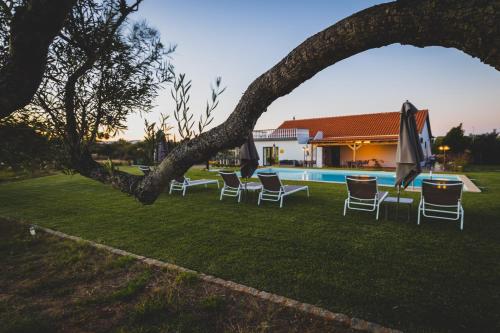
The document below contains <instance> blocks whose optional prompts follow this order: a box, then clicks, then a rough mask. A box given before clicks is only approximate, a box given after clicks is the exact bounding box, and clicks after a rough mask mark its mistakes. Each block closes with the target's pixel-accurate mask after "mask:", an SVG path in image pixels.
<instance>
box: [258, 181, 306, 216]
mask: <svg viewBox="0 0 500 333" xmlns="http://www.w3.org/2000/svg"><path fill="white" fill-rule="evenodd" d="M257 176H258V177H259V179H260V182H261V183H262V191H260V193H259V201H258V202H257V204H258V205H260V202H261V201H262V200H264V201H279V202H280V208H281V207H283V199H284V198H285V197H286V196H287V195H290V194H293V193H295V192H299V191H306V192H307V196H308V197H309V186H305V185H283V184H282V183H281V180H280V178H279V177H278V175H277V174H275V173H259V174H257Z"/></svg>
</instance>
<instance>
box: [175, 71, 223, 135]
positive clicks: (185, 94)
mask: <svg viewBox="0 0 500 333" xmlns="http://www.w3.org/2000/svg"><path fill="white" fill-rule="evenodd" d="M171 73H172V75H174V77H175V79H174V86H173V88H172V89H171V91H170V94H171V95H172V99H173V100H174V102H175V108H174V112H173V113H174V118H175V121H176V122H177V131H178V132H179V135H180V137H181V139H182V140H190V139H192V138H194V137H196V136H198V135H200V134H201V133H203V131H204V130H205V129H206V128H207V126H209V125H210V124H211V123H212V121H213V120H214V118H213V114H212V113H213V111H214V110H215V109H216V108H217V106H218V105H219V96H220V95H221V94H222V93H223V92H224V91H225V90H226V88H221V83H222V78H221V77H217V78H216V79H215V85H213V86H211V90H212V96H211V99H210V100H208V101H207V104H206V107H205V113H204V114H200V118H199V119H198V124H197V125H198V126H197V127H196V129H195V128H194V125H195V120H194V114H193V113H192V111H191V109H190V106H189V100H190V98H191V96H190V93H189V91H190V90H191V80H187V79H186V74H184V73H182V74H179V75H178V76H176V75H175V73H174V72H173V71H172V72H171Z"/></svg>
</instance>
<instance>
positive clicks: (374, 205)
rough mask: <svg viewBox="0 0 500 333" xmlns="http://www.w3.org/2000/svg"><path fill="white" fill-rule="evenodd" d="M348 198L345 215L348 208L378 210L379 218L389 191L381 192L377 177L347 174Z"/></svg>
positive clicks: (345, 204) (345, 203)
mask: <svg viewBox="0 0 500 333" xmlns="http://www.w3.org/2000/svg"><path fill="white" fill-rule="evenodd" d="M345 179H346V184H347V199H346V200H345V202H344V216H345V214H346V212H347V209H352V210H364V211H368V212H373V211H377V213H376V219H377V220H378V216H379V211H380V204H381V203H382V202H383V201H384V199H385V198H386V197H387V195H388V193H387V192H380V191H379V190H378V186H377V177H367V176H346V177H345Z"/></svg>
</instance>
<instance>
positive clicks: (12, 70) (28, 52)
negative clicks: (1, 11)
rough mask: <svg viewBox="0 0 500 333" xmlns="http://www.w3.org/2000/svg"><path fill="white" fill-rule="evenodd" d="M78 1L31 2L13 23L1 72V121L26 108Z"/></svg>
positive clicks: (39, 0)
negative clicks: (59, 34) (48, 55)
mask: <svg viewBox="0 0 500 333" xmlns="http://www.w3.org/2000/svg"><path fill="white" fill-rule="evenodd" d="M75 3H76V0H28V1H27V3H26V5H25V6H20V7H17V8H16V10H15V14H14V16H13V18H12V22H11V32H10V34H11V36H10V47H9V56H8V59H7V62H6V64H5V65H4V66H3V67H2V68H1V69H0V119H1V118H4V117H7V116H8V115H10V114H12V113H13V112H15V111H16V110H18V109H20V108H22V107H24V106H26V105H27V104H28V103H29V102H30V101H31V99H32V98H33V96H34V94H35V92H36V90H37V89H38V86H39V85H40V82H41V80H42V77H43V73H44V71H45V66H46V63H47V54H48V50H49V45H50V43H52V41H53V40H54V38H55V37H56V35H57V34H58V33H59V31H60V30H61V29H62V27H63V25H64V21H65V20H66V17H67V16H68V14H69V12H70V10H71V8H72V7H73V5H74V4H75Z"/></svg>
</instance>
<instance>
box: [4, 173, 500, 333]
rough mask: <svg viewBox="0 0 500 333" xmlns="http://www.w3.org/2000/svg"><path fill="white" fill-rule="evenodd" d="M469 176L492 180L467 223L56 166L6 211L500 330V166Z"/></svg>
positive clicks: (190, 261) (331, 303)
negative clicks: (131, 187) (145, 199)
mask: <svg viewBox="0 0 500 333" xmlns="http://www.w3.org/2000/svg"><path fill="white" fill-rule="evenodd" d="M468 175H469V177H470V178H474V179H476V182H477V183H478V185H480V186H485V187H486V189H485V191H484V192H483V193H465V194H464V208H465V230H464V231H463V232H460V231H459V228H458V223H457V222H445V221H436V220H424V222H423V225H422V226H420V227H418V226H417V225H416V204H415V205H414V210H413V212H412V220H411V222H410V223H408V222H406V221H403V220H401V221H397V222H396V221H385V220H383V219H381V220H380V221H375V218H374V214H370V213H363V212H352V211H351V212H349V213H348V215H347V217H343V216H342V208H343V201H344V199H345V196H346V190H345V186H344V185H337V184H322V183H308V185H310V189H311V197H310V198H309V199H307V198H306V196H305V195H304V194H302V193H299V194H297V195H294V196H292V197H289V198H287V199H285V207H284V208H282V209H280V208H278V205H277V204H272V203H265V204H264V205H263V206H261V207H258V206H257V204H256V199H257V197H256V195H252V194H250V195H249V197H248V198H247V201H245V202H242V203H240V204H237V203H236V202H235V200H231V199H230V198H225V199H224V200H223V201H222V202H220V201H219V200H218V194H219V192H218V191H217V190H216V189H215V188H214V187H209V188H208V189H205V188H203V187H202V188H199V189H189V190H188V194H187V196H186V197H185V198H182V197H181V196H179V195H172V196H169V195H168V194H165V195H162V196H161V197H160V198H159V199H158V200H157V201H156V203H155V204H154V205H151V206H142V205H141V204H139V203H138V202H136V201H135V200H134V199H133V198H131V197H129V196H127V195H125V194H122V193H120V192H118V191H116V190H114V189H112V188H111V187H109V186H105V185H102V184H99V183H97V182H94V181H92V180H89V179H85V178H83V177H80V176H66V175H55V176H48V177H43V178H36V179H30V180H23V181H19V182H12V183H5V184H0V216H3V217H7V218H14V219H20V220H24V221H28V222H32V223H36V224H39V225H42V226H45V227H49V228H54V229H57V230H60V231H63V232H66V233H69V234H73V235H78V236H81V237H84V238H87V239H92V240H96V241H98V242H102V243H105V244H109V245H112V246H116V247H119V248H122V249H125V250H128V251H131V252H134V253H137V254H143V255H147V256H150V257H155V258H158V259H162V260H166V261H169V262H172V263H175V264H179V265H182V266H185V267H188V268H191V269H195V270H198V271H201V272H204V273H208V274H213V275H216V276H219V277H221V278H225V279H231V280H234V281H237V282H240V283H244V284H247V285H250V286H253V287H256V288H259V289H263V290H266V291H271V292H275V293H278V294H281V295H285V296H288V297H292V298H296V299H298V300H301V301H305V302H309V303H313V304H317V305H320V306H323V307H326V308H328V309H330V310H332V311H335V312H343V313H346V314H348V315H350V316H356V317H361V318H363V319H367V320H370V321H375V322H378V323H380V324H383V325H386V326H391V327H396V328H400V329H404V330H406V331H415V332H416V331H418V332H421V331H427V332H446V331H450V332H451V331H453V332H456V331H464V332H465V331H467V332H471V331H481V332H488V331H491V332H493V331H499V330H500V318H499V316H498V313H500V296H499V295H500V173H499V172H476V173H470V174H468ZM189 176H190V177H191V178H193V179H196V178H201V177H216V174H214V173H209V172H204V171H201V170H191V171H190V173H189ZM391 190H392V189H391ZM405 196H411V197H413V198H414V199H415V200H416V201H418V193H405ZM391 212H392V213H393V211H391ZM382 217H383V215H382Z"/></svg>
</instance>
